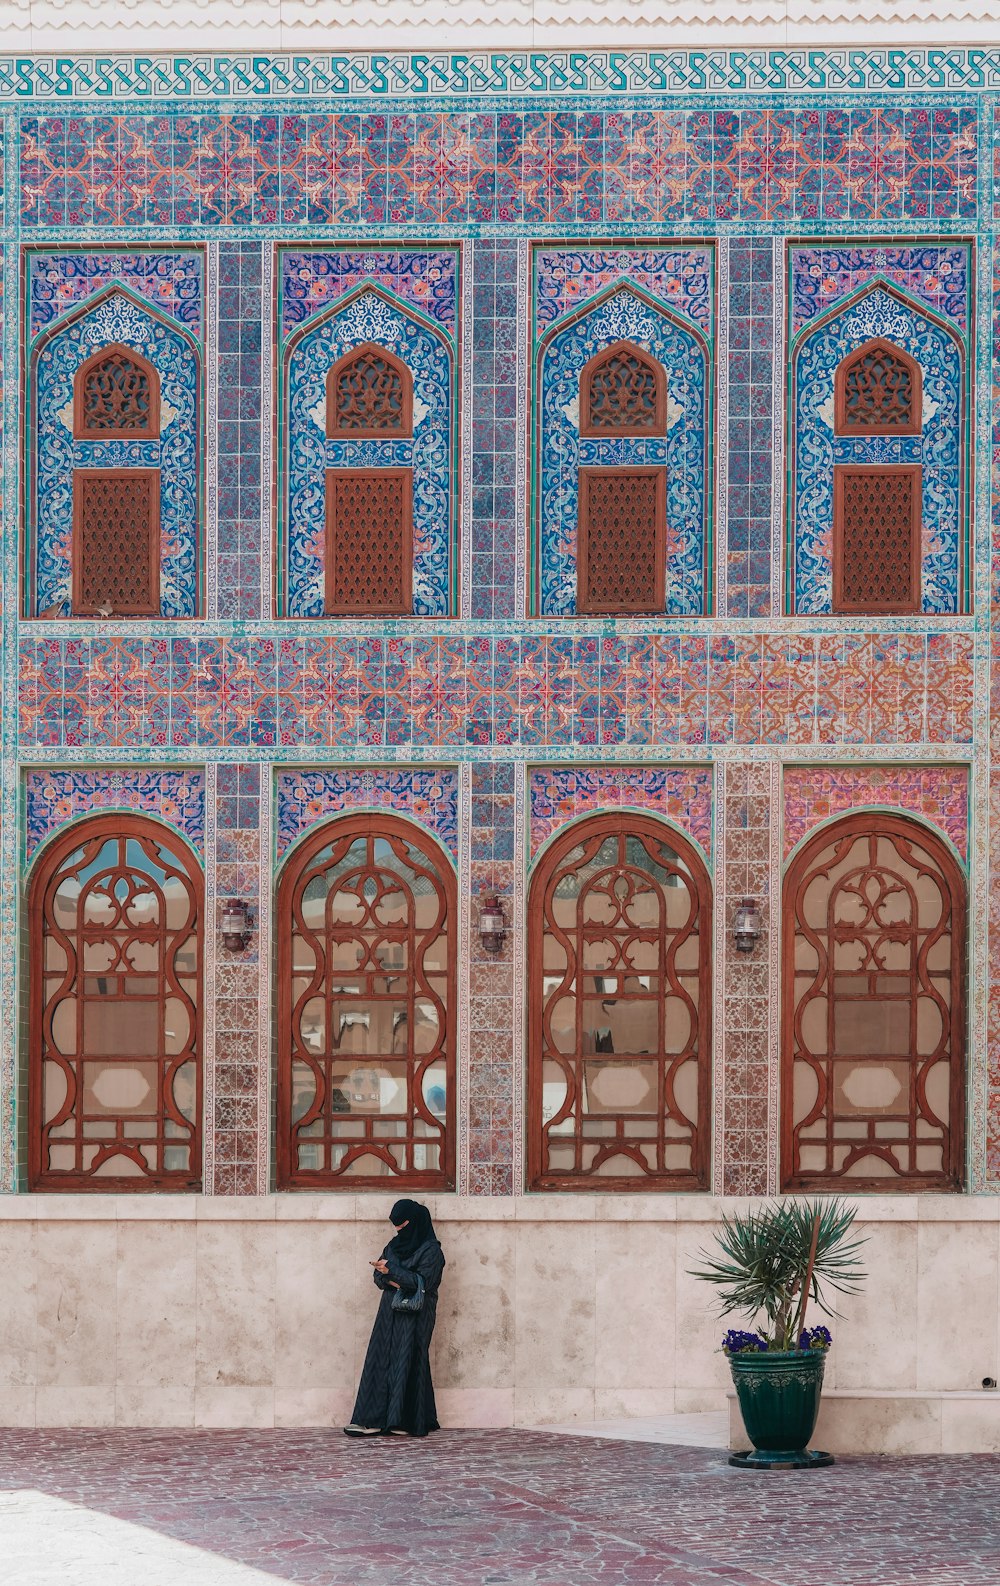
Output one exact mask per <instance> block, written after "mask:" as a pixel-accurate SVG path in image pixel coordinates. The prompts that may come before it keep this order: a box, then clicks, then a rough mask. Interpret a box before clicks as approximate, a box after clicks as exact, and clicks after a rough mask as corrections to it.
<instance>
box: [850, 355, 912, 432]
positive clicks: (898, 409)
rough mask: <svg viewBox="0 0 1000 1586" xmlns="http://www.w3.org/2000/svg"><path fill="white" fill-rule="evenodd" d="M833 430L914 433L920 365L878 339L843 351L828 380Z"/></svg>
mask: <svg viewBox="0 0 1000 1586" xmlns="http://www.w3.org/2000/svg"><path fill="white" fill-rule="evenodd" d="M834 390H835V396H836V400H835V404H834V408H835V416H836V428H837V434H838V435H919V434H920V429H921V405H922V400H923V399H922V395H921V377H920V365H919V364H918V363H917V362H916V360H915V359H913V358H911V357H910V355H909V353H907V352H904V351H903V349H902V347H896V346H895V345H894V344H893V343H892V342H890V341H883V340H881V339H880V338H877V339H875V340H874V341H866V342H865V343H864V345H863V346H861V347H857V348H855V350H854V351H853V352H850V353H848V355H847V357H846V358H844V359H843V361H842V362H841V364H840V365H839V367H838V369H837V373H836V376H835V379H834Z"/></svg>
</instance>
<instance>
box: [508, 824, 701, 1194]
mask: <svg viewBox="0 0 1000 1586" xmlns="http://www.w3.org/2000/svg"><path fill="white" fill-rule="evenodd" d="M529 919H530V924H529V931H530V935H529V964H530V969H529V990H528V1008H529V1012H528V1019H529V1058H528V1061H529V1082H528V1083H529V1090H528V1094H529V1109H530V1137H529V1158H530V1168H529V1176H530V1184H531V1187H532V1188H533V1189H588V1188H590V1189H599V1190H600V1189H605V1190H606V1189H615V1188H619V1189H635V1190H645V1189H702V1188H704V1187H705V1185H706V1183H707V1173H708V1119H709V1065H710V1061H711V1042H710V1024H711V997H710V985H711V975H710V955H711V943H712V933H711V900H710V888H709V881H708V875H707V873H706V871H705V866H704V864H703V863H702V861H701V859H700V858H699V857H698V855H697V854H696V853H695V851H694V849H693V848H692V847H691V846H690V844H688V843H686V842H685V841H684V839H683V838H681V837H680V836H678V835H677V834H676V833H674V832H673V831H672V830H668V829H667V828H666V827H665V826H664V825H662V824H661V823H660V822H658V821H656V820H654V819H652V818H650V817H645V816H641V815H636V814H632V813H625V812H622V813H615V814H613V815H600V816H596V817H594V818H593V819H591V820H586V821H583V822H582V823H581V824H580V825H579V826H574V827H572V828H571V829H569V830H567V831H566V832H564V833H562V835H560V836H559V837H557V838H556V839H555V841H554V842H553V844H552V846H551V847H550V848H549V849H548V851H547V852H546V853H545V855H544V857H543V858H542V860H541V862H540V864H539V867H538V870H537V872H536V874H535V876H534V879H533V881H532V884H531V898H530V913H529Z"/></svg>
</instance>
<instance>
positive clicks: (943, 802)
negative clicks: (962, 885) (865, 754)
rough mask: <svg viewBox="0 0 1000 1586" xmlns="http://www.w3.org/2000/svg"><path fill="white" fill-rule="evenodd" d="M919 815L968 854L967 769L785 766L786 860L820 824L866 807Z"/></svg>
mask: <svg viewBox="0 0 1000 1586" xmlns="http://www.w3.org/2000/svg"><path fill="white" fill-rule="evenodd" d="M866 805H867V806H871V807H878V808H880V809H889V810H906V811H908V812H909V813H910V814H912V815H921V816H923V818H924V819H925V820H927V821H930V822H931V823H932V824H933V825H935V826H938V827H940V829H941V831H943V832H944V833H945V835H946V836H947V837H949V838H950V839H951V841H952V843H953V844H954V845H955V848H956V850H957V852H958V853H959V854H960V855H961V857H962V858H963V859H967V858H968V854H969V768H968V766H964V765H942V766H902V765H894V766H874V765H872V766H867V765H861V766H854V765H838V766H829V765H827V766H799V765H796V766H786V768H785V777H784V806H785V809H784V814H785V848H784V851H785V857H786V858H787V857H788V855H789V854H790V853H791V851H792V849H793V848H794V847H795V846H796V844H797V843H799V842H801V840H802V838H803V837H805V836H806V834H807V833H808V832H810V831H811V830H812V828H813V827H814V826H818V825H820V824H821V822H823V821H825V820H829V819H830V817H831V816H833V815H844V814H846V813H847V812H848V811H849V810H853V809H864V808H865V806H866Z"/></svg>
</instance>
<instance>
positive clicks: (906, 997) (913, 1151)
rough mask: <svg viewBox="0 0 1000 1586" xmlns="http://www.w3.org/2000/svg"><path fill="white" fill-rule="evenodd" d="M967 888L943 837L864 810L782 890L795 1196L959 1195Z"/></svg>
mask: <svg viewBox="0 0 1000 1586" xmlns="http://www.w3.org/2000/svg"><path fill="white" fill-rule="evenodd" d="M965 913H966V902H965V883H964V879H963V876H962V872H961V869H960V867H959V865H958V864H957V862H956V860H955V859H954V857H953V855H952V854H951V851H950V850H949V849H948V847H947V846H946V844H945V843H944V842H943V841H942V839H941V838H940V837H938V836H937V835H936V834H935V833H933V832H931V831H929V830H928V829H927V828H925V827H924V826H921V825H919V824H918V823H917V822H915V821H911V820H907V819H906V818H905V817H903V816H893V815H882V814H877V813H873V812H871V811H858V812H857V813H856V814H853V815H849V816H846V817H845V818H844V819H843V820H839V821H837V822H835V823H834V824H833V825H832V826H828V827H826V828H824V829H823V830H821V831H819V832H817V833H816V835H815V836H814V837H813V838H811V839H810V841H809V842H807V843H806V844H805V845H804V847H803V848H802V849H801V850H800V851H799V853H797V854H796V856H795V858H794V859H793V861H792V863H791V865H790V866H789V869H788V873H787V876H786V878H785V886H784V993H783V1001H784V1007H783V1022H784V1032H783V1054H782V1178H783V1183H784V1187H785V1188H786V1189H790V1190H796V1189H803V1190H804V1189H810V1188H831V1189H834V1188H841V1189H844V1190H847V1191H853V1190H859V1189H869V1190H877V1191H879V1192H884V1191H887V1190H912V1189H937V1190H950V1189H958V1188H959V1187H960V1186H961V1182H962V1149H963V1147H962V1139H963V1118H964V1110H965V1095H964V995H963V992H964V980H965Z"/></svg>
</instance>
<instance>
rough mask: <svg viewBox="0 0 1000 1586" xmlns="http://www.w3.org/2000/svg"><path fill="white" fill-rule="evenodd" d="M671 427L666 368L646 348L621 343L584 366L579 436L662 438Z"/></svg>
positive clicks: (605, 350)
mask: <svg viewBox="0 0 1000 1586" xmlns="http://www.w3.org/2000/svg"><path fill="white" fill-rule="evenodd" d="M666 425H667V382H666V375H665V372H664V369H663V365H662V364H661V363H659V362H657V360H656V359H655V358H651V357H650V356H649V354H648V353H645V352H643V350H642V349H641V347H635V346H633V344H632V343H631V342H628V341H619V342H615V344H614V345H613V346H611V347H607V348H605V349H604V350H603V351H602V352H600V353H598V354H597V356H596V357H594V358H591V360H590V362H589V363H587V364H586V365H585V366H584V369H583V372H582V374H581V376H580V434H581V435H584V436H607V435H647V436H648V435H662V434H664V432H665V430H666Z"/></svg>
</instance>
